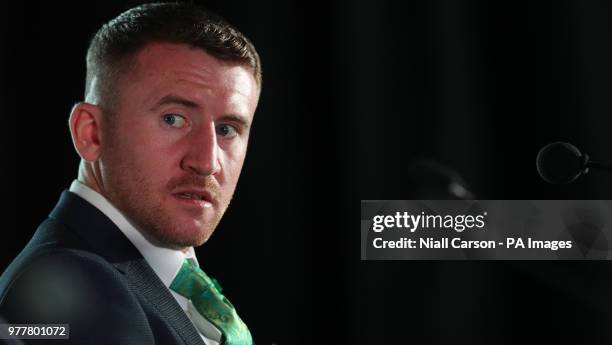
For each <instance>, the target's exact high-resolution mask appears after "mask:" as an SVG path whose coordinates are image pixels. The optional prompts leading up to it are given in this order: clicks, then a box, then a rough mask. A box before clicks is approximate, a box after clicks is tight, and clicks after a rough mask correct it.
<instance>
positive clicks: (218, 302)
mask: <svg viewBox="0 0 612 345" xmlns="http://www.w3.org/2000/svg"><path fill="white" fill-rule="evenodd" d="M170 289H172V290H174V291H175V292H176V293H178V294H180V295H181V296H184V297H185V298H188V299H189V300H191V303H193V305H194V307H195V308H196V310H197V311H198V312H199V313H200V314H201V315H202V316H203V317H204V318H206V320H208V321H210V322H211V323H212V324H213V325H215V327H217V328H218V329H219V330H220V331H221V333H222V334H223V339H222V341H221V343H222V344H224V345H251V344H252V343H253V340H252V339H251V333H250V332H249V329H248V328H247V326H246V325H245V324H244V322H242V320H241V319H240V317H239V316H238V314H237V313H236V309H234V306H233V305H232V304H231V303H230V301H229V300H228V299H227V298H225V296H223V295H222V294H221V286H219V283H217V281H216V280H215V279H211V278H210V277H208V276H207V275H206V273H204V271H202V270H201V269H200V268H198V267H196V266H195V265H192V264H191V263H189V261H188V260H185V261H184V262H183V266H181V270H180V271H179V273H178V274H177V275H176V277H175V278H174V280H173V281H172V284H171V285H170Z"/></svg>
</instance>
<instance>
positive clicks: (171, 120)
mask: <svg viewBox="0 0 612 345" xmlns="http://www.w3.org/2000/svg"><path fill="white" fill-rule="evenodd" d="M162 119H163V121H164V123H165V124H167V125H168V126H171V127H175V128H183V127H185V123H186V122H187V121H186V120H185V118H184V117H183V116H181V115H179V114H164V116H163V117H162Z"/></svg>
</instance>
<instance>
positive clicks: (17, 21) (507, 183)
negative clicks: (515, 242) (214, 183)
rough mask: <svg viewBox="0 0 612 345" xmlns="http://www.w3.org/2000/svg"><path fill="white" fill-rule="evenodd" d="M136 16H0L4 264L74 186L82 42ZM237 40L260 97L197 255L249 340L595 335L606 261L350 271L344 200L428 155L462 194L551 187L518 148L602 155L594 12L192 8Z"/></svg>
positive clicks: (516, 193) (589, 8)
mask: <svg viewBox="0 0 612 345" xmlns="http://www.w3.org/2000/svg"><path fill="white" fill-rule="evenodd" d="M138 3H140V2H135V1H90V2H87V3H84V2H83V3H77V4H69V3H68V2H59V1H55V2H53V1H48V2H41V3H35V2H27V3H24V4H13V5H6V4H4V5H2V9H1V11H2V16H3V20H2V30H1V31H2V35H3V37H2V39H3V42H2V44H1V46H0V49H2V54H0V56H1V59H2V65H3V67H4V68H3V69H2V72H1V73H2V75H0V76H1V77H2V81H3V83H2V84H3V85H2V92H1V94H2V104H1V105H2V106H1V107H0V109H1V110H0V111H1V113H2V119H3V125H4V130H3V135H2V139H1V142H2V145H3V148H4V150H3V153H4V156H3V158H4V159H3V164H2V175H1V176H2V177H3V184H2V187H3V189H4V199H5V201H7V202H6V203H5V204H4V206H3V208H2V213H3V214H2V216H3V218H5V219H6V222H5V226H4V228H3V229H2V235H3V236H2V239H1V240H0V250H1V253H0V268H4V267H5V266H6V265H8V263H9V262H10V260H11V259H12V258H13V257H14V256H15V255H16V254H17V253H18V251H19V250H20V249H21V248H22V247H23V245H24V244H25V243H26V242H27V240H28V239H29V238H30V236H31V235H32V233H33V231H34V229H35V228H36V226H37V224H38V223H39V222H40V221H42V220H43V219H44V217H45V216H46V214H47V213H48V212H49V210H50V209H51V207H52V206H53V205H54V204H55V202H56V200H57V197H58V195H59V193H60V192H61V191H62V190H63V189H65V188H67V187H68V186H69V184H70V182H71V181H72V179H73V178H75V176H76V167H77V156H76V154H75V153H74V151H73V149H72V145H71V142H70V139H69V133H68V128H67V118H68V113H69V110H70V108H71V106H72V104H73V103H75V102H77V101H79V100H81V99H82V93H83V84H84V56H85V51H86V46H87V41H88V39H89V37H90V36H91V35H92V34H93V32H94V31H95V30H96V29H97V28H98V27H99V26H100V25H101V24H102V23H103V22H104V21H106V20H108V19H110V18H112V17H114V16H115V15H116V14H118V13H119V12H120V11H122V10H125V9H127V8H129V7H131V6H132V5H135V4H138ZM203 3H204V4H205V5H206V6H207V7H209V8H211V9H213V10H216V11H218V12H219V13H221V14H222V15H223V16H225V17H226V18H227V19H228V20H229V21H230V22H232V23H234V24H235V25H236V26H238V27H239V28H240V29H241V30H242V31H243V32H244V33H246V34H247V35H248V36H249V37H250V38H251V39H252V40H253V41H254V43H255V45H256V46H257V47H258V50H259V51H260V54H261V56H262V59H263V64H264V89H263V93H262V97H261V101H260V106H259V108H258V112H257V114H256V117H255V124H254V129H253V132H252V137H251V143H250V147H249V154H248V156H247V161H246V163H245V166H244V170H243V175H242V178H241V181H240V183H239V186H238V191H237V194H236V195H235V198H234V200H235V201H234V202H233V204H232V206H231V207H230V209H229V211H228V213H227V215H226V217H225V218H224V220H223V221H222V224H221V225H220V227H219V229H217V231H216V232H215V235H214V236H213V238H212V240H211V241H210V242H209V243H207V244H206V245H205V246H203V247H202V248H199V249H198V256H199V258H200V261H201V264H202V265H203V266H204V267H205V269H206V270H207V271H208V272H210V273H211V274H212V275H214V276H216V277H217V278H218V279H219V280H220V281H221V282H222V283H223V285H224V287H225V288H226V292H227V294H228V295H229V296H230V297H231V298H232V300H233V302H234V304H235V305H237V306H238V310H239V311H240V314H241V315H242V316H243V318H244V319H245V320H246V322H247V324H248V325H249V326H250V327H251V329H252V330H253V333H254V336H255V339H256V340H257V342H258V343H259V344H270V343H276V344H311V343H325V344H326V343H338V344H406V343H415V342H419V343H430V344H448V343H456V344H490V343H501V344H514V343H517V342H530V341H539V342H542V343H557V342H560V343H572V344H577V343H585V344H587V343H601V342H604V343H606V342H607V343H609V342H611V341H612V328H611V327H610V324H611V322H612V313H611V308H612V296H611V294H612V271H611V268H610V264H608V263H607V262H363V261H360V257H359V254H360V248H359V225H358V219H359V200H361V199H410V198H411V195H412V194H411V193H412V191H411V190H410V189H409V188H407V184H406V183H405V178H406V175H405V171H406V168H407V167H408V165H409V164H410V163H411V162H413V161H414V160H415V159H418V158H431V159H434V160H436V161H438V162H441V163H442V164H445V165H446V166H449V167H451V168H452V169H453V170H455V171H457V172H458V173H459V174H461V175H462V176H463V178H464V179H465V180H466V181H467V183H468V185H469V186H470V188H471V190H472V191H473V192H474V193H475V194H476V196H477V197H478V198H480V199H612V198H611V196H612V182H611V179H610V176H607V175H603V174H597V173H592V174H590V175H589V176H587V177H586V178H582V179H581V180H579V181H577V182H576V183H574V184H572V185H569V186H564V187H556V186H551V185H546V184H545V183H544V182H542V181H541V180H540V179H539V178H538V176H537V173H536V171H535V166H534V161H535V154H536V153H537V150H538V149H539V148H540V147H541V146H542V145H543V144H545V143H547V142H549V141H552V140H567V141H570V142H573V143H575V144H576V145H577V146H579V147H580V148H581V149H583V150H584V151H586V152H588V153H589V154H590V155H591V156H592V157H595V158H598V159H599V160H600V161H606V160H607V161H608V162H612V157H609V156H610V154H611V153H612V152H611V151H612V137H611V136H610V130H611V129H612V20H611V19H612V2H608V1H537V2H536V1H514V2H491V1H481V2H474V1H451V0H449V1H419V2H399V1H360V2H355V1H348V0H345V1H335V2H325V1H307V2H297V1H291V2H290V1H285V2H275V3H272V2H265V3H264V2H255V1H205V2H203Z"/></svg>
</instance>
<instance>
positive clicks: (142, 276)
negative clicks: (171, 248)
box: [50, 191, 204, 345]
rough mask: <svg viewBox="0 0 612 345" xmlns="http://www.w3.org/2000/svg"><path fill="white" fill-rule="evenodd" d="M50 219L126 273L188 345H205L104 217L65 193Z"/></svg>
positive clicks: (74, 195) (139, 257)
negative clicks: (65, 226)
mask: <svg viewBox="0 0 612 345" xmlns="http://www.w3.org/2000/svg"><path fill="white" fill-rule="evenodd" d="M50 217H51V218H55V219H58V220H59V221H61V222H64V223H65V224H67V225H68V226H69V227H70V228H71V229H72V230H73V231H74V232H76V233H77V235H78V236H79V237H81V238H82V239H83V240H84V242H85V243H87V247H88V250H91V251H93V252H94V253H96V254H99V255H100V256H102V257H104V258H105V259H106V260H107V261H109V262H110V263H111V264H113V266H115V267H116V268H117V269H118V270H119V271H120V272H122V273H123V274H124V276H125V277H126V280H127V281H128V284H129V285H130V287H131V289H132V291H133V292H134V293H136V294H138V295H140V296H141V297H142V298H143V299H144V300H146V301H147V302H148V303H150V304H151V305H152V306H154V308H155V309H156V310H157V311H158V312H159V314H160V315H162V317H163V318H164V319H165V320H166V321H167V323H168V324H169V325H170V326H171V327H172V328H173V329H174V331H175V332H176V334H178V336H179V337H180V338H181V339H182V340H183V341H184V343H185V344H187V345H196V344H197V345H202V344H204V342H203V341H202V338H201V337H200V335H199V333H198V331H197V330H196V329H195V326H193V323H192V322H191V321H190V320H189V319H188V318H187V315H186V314H185V312H184V311H183V310H182V309H181V307H180V306H179V304H178V303H177V302H176V300H175V299H174V297H173V296H172V294H171V293H170V291H169V290H168V288H167V287H166V286H165V285H164V284H163V283H162V281H161V280H160V279H159V277H158V276H157V275H156V274H155V272H154V271H153V269H152V268H151V266H149V264H148V263H147V262H146V260H145V259H144V258H143V257H142V255H141V254H140V252H138V250H137V249H136V247H134V245H132V243H131V242H130V241H129V240H128V239H127V237H125V235H124V234H123V232H121V230H119V229H118V228H117V226H116V225H115V224H114V223H113V222H112V221H111V220H110V219H109V218H108V217H107V216H106V215H105V214H104V213H102V212H101V211H100V210H98V209H97V208H96V207H94V206H93V205H91V204H90V203H89V202H87V201H85V200H84V199H82V198H81V197H79V196H78V195H76V194H74V193H71V192H68V191H64V192H63V193H62V196H61V198H60V201H59V202H58V204H57V206H56V207H55V208H54V209H53V211H52V212H51V214H50Z"/></svg>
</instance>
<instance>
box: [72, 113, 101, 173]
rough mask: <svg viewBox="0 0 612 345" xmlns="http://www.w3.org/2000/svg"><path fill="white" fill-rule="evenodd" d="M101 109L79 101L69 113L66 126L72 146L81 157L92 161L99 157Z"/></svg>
mask: <svg viewBox="0 0 612 345" xmlns="http://www.w3.org/2000/svg"><path fill="white" fill-rule="evenodd" d="M101 120H102V110H101V109H100V108H98V107H97V106H95V105H93V104H90V103H86V102H80V103H77V104H75V105H74V107H73V108H72V112H71V113H70V120H69V122H68V126H69V127H70V135H71V136H72V143H73V144H74V148H75V149H76V151H77V153H78V154H79V156H81V158H82V159H83V160H85V161H87V162H93V161H95V160H97V159H98V158H99V157H100V138H101V133H100V121H101Z"/></svg>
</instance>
